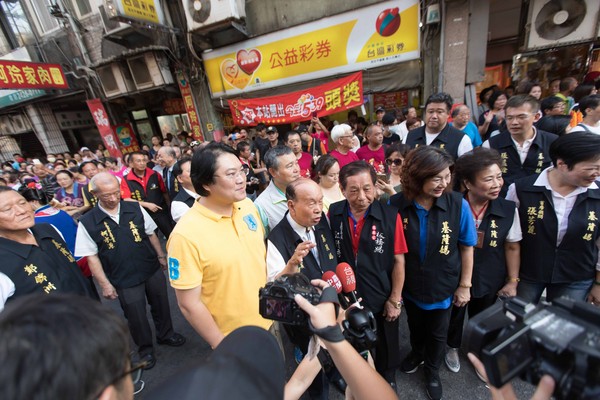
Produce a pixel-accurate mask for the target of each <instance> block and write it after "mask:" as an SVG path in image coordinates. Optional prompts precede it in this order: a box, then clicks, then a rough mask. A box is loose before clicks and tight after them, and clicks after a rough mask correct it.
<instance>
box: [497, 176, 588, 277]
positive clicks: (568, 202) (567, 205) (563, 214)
mask: <svg viewBox="0 0 600 400" xmlns="http://www.w3.org/2000/svg"><path fill="white" fill-rule="evenodd" d="M552 169H553V167H548V168H546V169H545V170H543V171H542V172H541V173H540V175H539V176H538V177H537V179H536V180H535V182H534V183H533V186H542V187H545V188H546V189H548V190H549V191H550V193H552V202H553V209H554V212H555V214H556V219H557V221H558V233H557V235H556V245H557V246H558V245H560V243H561V242H562V240H563V238H564V237H565V234H566V233H567V228H568V226H569V215H570V214H571V211H572V210H573V206H574V205H575V201H576V200H577V196H579V195H580V194H581V193H585V192H587V191H588V189H598V186H597V185H596V183H592V184H591V185H590V186H588V187H583V186H580V187H578V188H577V189H575V190H573V191H572V192H571V193H569V194H567V195H566V196H562V195H561V194H560V193H558V192H556V191H555V190H554V189H552V186H550V181H549V180H548V172H550V171H551V170H552ZM506 199H507V200H512V201H514V202H515V203H517V207H518V206H519V204H520V201H519V198H518V197H517V191H516V189H515V184H514V183H513V184H511V185H510V186H509V187H508V193H507V194H506ZM596 245H597V246H598V249H600V240H598V242H596ZM598 256H599V258H598V262H597V263H596V269H597V270H599V271H600V251H599V252H598Z"/></svg>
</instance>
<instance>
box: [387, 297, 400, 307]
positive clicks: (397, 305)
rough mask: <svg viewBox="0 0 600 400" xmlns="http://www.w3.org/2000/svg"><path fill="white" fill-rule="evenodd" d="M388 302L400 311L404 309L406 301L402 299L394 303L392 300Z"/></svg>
mask: <svg viewBox="0 0 600 400" xmlns="http://www.w3.org/2000/svg"><path fill="white" fill-rule="evenodd" d="M387 301H388V302H389V303H390V304H391V305H393V306H394V308H395V309H397V310H399V309H401V308H402V306H403V305H404V301H402V299H400V300H399V301H394V300H392V299H391V298H390V299H387Z"/></svg>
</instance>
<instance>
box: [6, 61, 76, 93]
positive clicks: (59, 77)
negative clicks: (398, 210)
mask: <svg viewBox="0 0 600 400" xmlns="http://www.w3.org/2000/svg"><path fill="white" fill-rule="evenodd" d="M0 88H3V89H68V88H69V84H68V83H67V80H66V79H65V74H64V72H63V70H62V67H61V66H60V65H59V64H43V63H32V62H26V61H13V60H0Z"/></svg>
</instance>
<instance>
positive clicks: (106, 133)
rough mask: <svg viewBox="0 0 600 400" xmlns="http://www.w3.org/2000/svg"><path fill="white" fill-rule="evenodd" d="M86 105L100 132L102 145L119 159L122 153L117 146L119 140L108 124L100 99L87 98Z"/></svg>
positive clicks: (112, 155)
mask: <svg viewBox="0 0 600 400" xmlns="http://www.w3.org/2000/svg"><path fill="white" fill-rule="evenodd" d="M87 105H88V108H89V109H90V112H91V113H92V117H94V122H95V123H96V126H97V127H98V132H100V137H101V138H102V142H103V143H104V147H106V149H107V150H108V152H109V153H110V156H111V157H114V158H116V159H120V158H121V157H122V156H123V154H122V153H121V149H120V148H119V141H118V139H117V137H116V135H115V133H114V131H113V128H112V127H111V126H110V121H109V120H108V114H107V113H106V109H105V108H104V105H103V104H102V101H101V100H100V99H92V100H87Z"/></svg>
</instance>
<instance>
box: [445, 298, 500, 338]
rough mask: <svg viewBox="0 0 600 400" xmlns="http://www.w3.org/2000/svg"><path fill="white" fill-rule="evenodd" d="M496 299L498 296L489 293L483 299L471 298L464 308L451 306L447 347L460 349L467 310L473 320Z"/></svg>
mask: <svg viewBox="0 0 600 400" xmlns="http://www.w3.org/2000/svg"><path fill="white" fill-rule="evenodd" d="M497 298H498V296H496V294H495V293H491V294H488V295H486V296H483V297H474V298H471V301H469V304H467V306H466V307H456V306H454V305H453V306H452V313H451V314H450V325H449V327H448V341H447V344H448V346H450V347H452V348H454V349H458V348H460V346H461V344H462V337H463V328H464V326H465V317H466V314H467V309H468V311H469V318H473V317H474V316H476V315H477V314H479V313H480V312H482V311H483V310H485V309H486V308H488V307H490V306H492V305H493V304H494V303H495V302H496V299H497Z"/></svg>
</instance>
